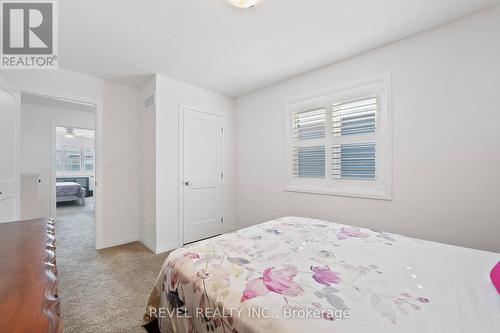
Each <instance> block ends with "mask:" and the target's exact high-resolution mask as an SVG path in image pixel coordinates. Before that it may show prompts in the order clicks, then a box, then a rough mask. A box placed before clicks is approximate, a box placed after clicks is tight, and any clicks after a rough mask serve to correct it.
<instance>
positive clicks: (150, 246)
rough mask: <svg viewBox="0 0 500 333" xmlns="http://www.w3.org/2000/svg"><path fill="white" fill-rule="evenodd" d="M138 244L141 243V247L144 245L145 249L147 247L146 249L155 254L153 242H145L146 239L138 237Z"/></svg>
mask: <svg viewBox="0 0 500 333" xmlns="http://www.w3.org/2000/svg"><path fill="white" fill-rule="evenodd" d="M139 242H141V244H142V245H144V246H145V247H147V249H148V250H149V251H151V252H153V253H156V244H154V243H153V242H151V241H149V240H147V239H146V238H144V237H140V238H139Z"/></svg>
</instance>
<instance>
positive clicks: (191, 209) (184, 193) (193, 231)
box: [179, 108, 223, 244]
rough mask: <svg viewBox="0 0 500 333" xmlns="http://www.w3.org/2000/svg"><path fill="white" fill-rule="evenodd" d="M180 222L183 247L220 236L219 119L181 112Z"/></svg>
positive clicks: (221, 220) (220, 142)
mask: <svg viewBox="0 0 500 333" xmlns="http://www.w3.org/2000/svg"><path fill="white" fill-rule="evenodd" d="M181 113H182V114H181V118H180V119H181V133H182V136H181V137H182V140H181V147H180V151H181V158H180V159H179V162H180V164H181V166H180V168H179V170H181V180H182V183H181V189H180V200H179V201H180V206H181V207H180V220H181V223H182V228H181V229H182V231H183V237H182V238H181V239H183V242H184V244H187V243H191V242H195V241H198V240H201V239H205V238H209V237H213V236H216V235H219V234H221V233H222V226H223V224H222V223H223V217H222V181H223V172H222V161H223V160H222V157H223V156H222V151H223V140H222V138H223V129H222V123H223V118H222V117H221V116H218V115H214V114H211V113H206V112H202V111H199V110H194V109H191V108H181Z"/></svg>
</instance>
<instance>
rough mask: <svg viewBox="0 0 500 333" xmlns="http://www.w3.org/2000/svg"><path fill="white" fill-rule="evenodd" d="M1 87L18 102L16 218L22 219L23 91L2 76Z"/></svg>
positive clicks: (15, 161) (15, 176) (15, 153)
mask: <svg viewBox="0 0 500 333" xmlns="http://www.w3.org/2000/svg"><path fill="white" fill-rule="evenodd" d="M0 89H2V90H3V91H5V92H6V93H8V94H9V95H12V97H14V98H15V100H16V104H17V114H16V120H15V121H16V123H15V126H16V138H15V147H14V155H15V160H14V178H15V179H14V181H15V183H16V187H17V195H16V203H15V205H16V208H15V210H16V220H20V219H21V93H20V91H19V89H18V88H17V87H16V86H15V85H13V84H12V83H11V82H9V81H7V80H5V79H4V78H3V77H2V76H0Z"/></svg>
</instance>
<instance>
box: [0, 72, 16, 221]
mask: <svg viewBox="0 0 500 333" xmlns="http://www.w3.org/2000/svg"><path fill="white" fill-rule="evenodd" d="M19 115H20V105H19V94H17V93H16V92H14V91H12V90H11V89H9V88H8V87H7V84H6V83H4V82H3V81H2V80H1V78H0V223H3V222H11V221H15V220H17V219H19V173H18V135H19V119H20V118H19Z"/></svg>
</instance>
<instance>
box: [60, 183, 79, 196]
mask: <svg viewBox="0 0 500 333" xmlns="http://www.w3.org/2000/svg"><path fill="white" fill-rule="evenodd" d="M82 189H83V187H82V185H80V184H78V183H73V182H61V183H56V197H67V196H77V197H80V196H81V193H82Z"/></svg>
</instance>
